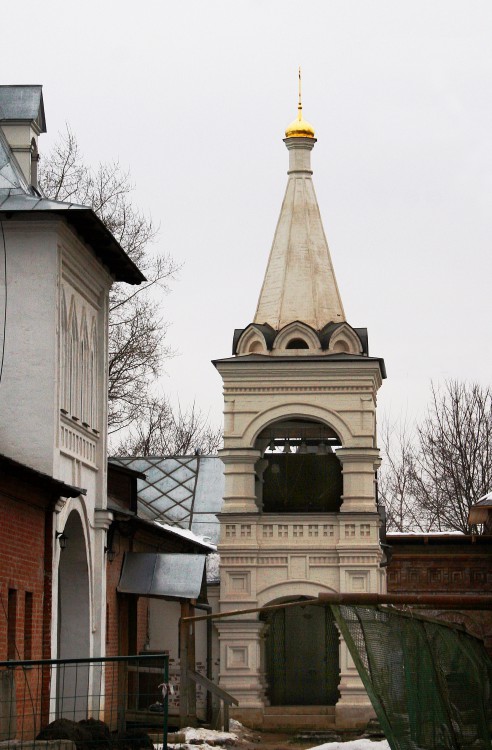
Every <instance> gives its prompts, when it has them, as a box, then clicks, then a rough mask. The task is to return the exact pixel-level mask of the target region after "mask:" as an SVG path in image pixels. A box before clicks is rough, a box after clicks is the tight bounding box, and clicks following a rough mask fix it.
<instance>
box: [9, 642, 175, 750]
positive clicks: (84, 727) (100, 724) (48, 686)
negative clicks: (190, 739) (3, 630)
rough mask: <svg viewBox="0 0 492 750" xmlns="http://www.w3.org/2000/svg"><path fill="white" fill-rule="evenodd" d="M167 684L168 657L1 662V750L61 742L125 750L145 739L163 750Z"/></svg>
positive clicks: (84, 748)
mask: <svg viewBox="0 0 492 750" xmlns="http://www.w3.org/2000/svg"><path fill="white" fill-rule="evenodd" d="M168 681H169V657H168V655H167V654H150V655H138V656H117V657H105V658H93V659H50V660H38V661H1V662H0V742H2V746H3V748H7V749H8V748H9V747H10V746H12V748H14V747H15V745H16V744H18V742H19V741H21V742H22V741H32V740H34V739H66V740H72V741H74V742H75V744H76V746H77V750H91V748H94V749H96V748H97V750H113V748H119V749H120V750H132V748H134V747H141V746H143V745H142V736H143V735H146V734H147V733H151V734H152V740H153V741H154V742H158V743H162V745H163V748H164V750H165V748H167V726H168ZM143 741H144V743H145V737H143ZM149 743H150V741H149ZM149 746H150V744H149Z"/></svg>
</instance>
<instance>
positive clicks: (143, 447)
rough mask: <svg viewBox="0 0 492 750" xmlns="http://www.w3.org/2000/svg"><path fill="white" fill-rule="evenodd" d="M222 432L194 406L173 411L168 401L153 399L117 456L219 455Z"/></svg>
mask: <svg viewBox="0 0 492 750" xmlns="http://www.w3.org/2000/svg"><path fill="white" fill-rule="evenodd" d="M221 442H222V431H221V430H220V429H219V428H215V427H212V426H211V425H210V423H209V421H208V418H207V417H206V416H205V415H203V414H202V413H201V412H200V411H199V409H197V407H196V406H195V404H193V405H192V406H191V407H190V408H189V409H188V410H186V411H183V410H182V409H181V406H180V405H178V407H177V409H173V407H172V406H171V404H170V403H169V401H168V400H167V399H166V398H153V399H151V400H150V401H149V402H148V403H147V404H146V405H145V407H144V408H143V410H142V413H141V415H140V419H139V420H138V422H136V423H135V424H134V425H133V427H132V428H131V430H130V432H129V435H128V436H127V437H126V438H125V439H123V440H122V441H121V442H120V444H119V445H118V447H117V448H116V455H118V456H171V455H174V456H175V455H181V456H183V455H190V454H195V453H200V454H208V455H210V454H213V453H217V450H218V448H219V447H220V445H221Z"/></svg>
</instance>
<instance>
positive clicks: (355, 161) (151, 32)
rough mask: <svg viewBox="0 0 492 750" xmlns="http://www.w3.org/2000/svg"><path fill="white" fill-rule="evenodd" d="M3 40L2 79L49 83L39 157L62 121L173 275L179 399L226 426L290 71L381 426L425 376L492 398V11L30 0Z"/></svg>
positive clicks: (267, 216) (412, 401) (414, 0)
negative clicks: (312, 142)
mask: <svg viewBox="0 0 492 750" xmlns="http://www.w3.org/2000/svg"><path fill="white" fill-rule="evenodd" d="M4 20H5V19H4ZM7 31H9V33H5V32H4V34H3V35H2V49H1V53H0V54H1V59H2V65H1V68H0V69H1V71H2V81H1V82H2V83H41V84H43V86H44V100H45V109H46V117H47V123H48V134H47V135H45V136H43V138H42V140H41V141H40V152H41V154H43V152H44V153H46V152H48V151H49V149H50V146H51V145H52V143H53V142H54V141H55V140H56V138H57V135H58V133H59V132H60V131H61V130H63V128H64V124H65V122H68V123H69V124H70V126H71V128H72V129H73V131H74V132H75V133H76V135H77V138H78V141H79V145H80V147H81V149H82V151H83V152H84V154H85V156H86V158H87V160H88V161H89V162H93V163H94V164H97V162H98V161H105V160H112V159H119V160H120V162H121V164H122V165H123V166H125V167H128V168H129V170H130V171H131V174H132V178H133V181H134V182H135V184H136V192H135V200H136V202H137V204H138V206H139V207H140V208H141V209H143V210H144V211H146V212H148V213H149V214H151V215H152V217H153V219H154V221H155V222H156V223H158V224H159V225H160V228H161V229H160V234H159V238H158V242H157V243H156V246H155V247H156V250H162V251H168V252H170V253H171V254H172V255H173V256H174V258H175V259H176V260H177V261H178V262H180V263H183V268H182V271H181V272H180V275H179V280H177V281H176V282H175V283H174V285H173V289H172V293H171V294H170V295H169V296H167V297H166V298H165V299H164V300H163V305H162V309H163V316H164V317H165V318H166V320H168V321H169V322H170V329H169V333H168V342H169V344H170V345H171V346H173V347H174V348H175V349H177V350H178V351H179V352H180V355H179V356H177V357H176V358H175V359H174V360H173V361H171V362H168V363H167V364H166V367H165V369H166V373H167V375H166V376H165V377H164V378H163V380H162V388H163V389H165V390H166V392H168V393H169V394H170V395H171V396H172V398H173V399H177V398H179V399H180V400H181V403H182V404H183V405H186V404H188V403H189V402H190V401H192V400H193V399H196V402H197V404H198V405H200V407H201V408H202V409H203V410H204V411H206V412H210V415H211V417H212V419H213V420H215V421H219V420H220V419H221V410H222V394H221V381H220V377H219V376H218V373H217V372H216V371H215V369H214V367H213V366H212V365H211V364H210V360H211V359H214V358H220V357H224V356H228V355H229V354H230V348H231V342H232V334H233V329H234V328H236V327H237V328H239V327H244V326H246V325H247V324H248V323H250V322H251V321H252V319H253V315H254V312H255V307H256V302H257V298H258V293H259V290H260V287H261V282H262V278H263V273H264V270H265V267H266V262H267V258H268V253H269V250H270V245H271V242H272V239H273V234H274V230H275V225H276V221H277V218H278V213H279V211H280V206H281V202H282V198H283V192H284V189H285V184H286V179H287V176H286V170H287V151H286V149H285V146H284V144H283V142H282V138H283V137H284V135H283V134H284V130H285V127H286V125H287V124H288V123H289V122H290V121H291V120H292V119H294V117H295V115H296V93H297V92H296V89H297V66H298V65H299V64H301V65H302V68H303V99H304V115H305V117H306V119H307V120H309V121H310V122H311V123H312V124H313V125H314V127H315V130H316V136H317V138H318V143H317V144H316V146H315V149H314V153H313V159H312V161H313V167H314V182H315V188H316V192H317V195H318V201H319V205H320V209H321V215H322V217H323V221H324V226H325V232H326V235H327V238H328V243H329V246H330V250H331V254H332V258H333V263H334V266H335V271H336V275H337V279H338V284H339V287H340V291H341V295H342V299H343V303H344V307H345V311H346V314H347V318H348V321H349V323H351V324H352V325H353V326H367V328H368V329H369V345H370V353H371V354H372V355H375V356H382V357H384V358H385V360H386V366H387V370H388V380H386V381H385V383H384V384H383V387H382V389H381V391H380V399H379V405H380V411H382V412H383V413H388V412H391V414H392V415H393V417H397V416H399V414H400V413H407V414H408V417H409V418H410V419H412V418H413V416H414V415H419V414H421V413H422V411H423V409H424V406H425V403H426V401H427V397H428V389H429V383H430V380H431V379H433V380H434V381H436V382H439V381H442V380H444V379H446V378H455V377H456V378H461V379H466V380H478V381H480V382H482V383H489V382H490V374H491V365H492V356H491V341H492V291H491V290H492V253H491V238H492V232H491V230H492V221H491V216H492V211H491V207H492V148H491V138H492V4H491V3H490V1H489V0H483V1H477V0H462V1H461V2H453V1H452V0H443V1H442V2H440V1H437V0H408V1H407V0H405V1H404V0H387V1H383V0H359V1H357V0H337V1H333V0H318V1H317V0H310V1H309V2H307V1H306V2H302V0H295V1H294V2H292V1H291V0H283V1H282V2H277V1H276V0H247V2H246V1H240V0H221V1H219V0H208V1H207V2H204V0H194V1H193V2H186V0H181V2H168V1H166V0H160V1H159V2H149V1H148V0H143V1H142V2H140V3H135V2H126V1H125V0H119V2H118V3H117V2H109V1H108V0H99V2H92V1H87V0H86V1H85V2H84V3H71V2H67V1H66V0H64V1H63V2H55V1H53V0H45V2H44V3H42V4H40V3H38V2H36V3H34V2H30V1H28V2H27V3H26V2H24V3H22V4H21V5H20V6H19V7H16V9H15V13H13V14H11V20H10V28H9V29H7Z"/></svg>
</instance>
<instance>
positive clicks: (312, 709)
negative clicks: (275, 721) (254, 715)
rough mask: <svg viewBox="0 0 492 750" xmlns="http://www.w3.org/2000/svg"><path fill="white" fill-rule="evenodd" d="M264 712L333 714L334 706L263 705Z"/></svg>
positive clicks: (301, 714) (299, 714)
mask: <svg viewBox="0 0 492 750" xmlns="http://www.w3.org/2000/svg"><path fill="white" fill-rule="evenodd" d="M264 712H265V714H268V715H270V716H273V715H278V714H281V715H282V716H288V715H291V716H305V715H313V714H314V715H321V714H323V715H326V716H335V706H265V709H264Z"/></svg>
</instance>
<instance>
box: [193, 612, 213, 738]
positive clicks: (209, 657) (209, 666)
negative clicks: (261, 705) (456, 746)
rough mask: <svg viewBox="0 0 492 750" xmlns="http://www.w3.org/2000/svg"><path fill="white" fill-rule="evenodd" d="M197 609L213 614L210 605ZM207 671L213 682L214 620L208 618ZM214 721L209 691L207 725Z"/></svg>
mask: <svg viewBox="0 0 492 750" xmlns="http://www.w3.org/2000/svg"><path fill="white" fill-rule="evenodd" d="M195 609H202V610H204V611H205V612H207V613H208V614H209V615H210V614H212V607H211V606H210V604H205V603H199V602H197V603H196V604H195ZM206 670H207V677H208V679H209V680H212V620H211V619H210V617H208V618H207V659H206ZM211 721H212V695H211V693H209V692H208V690H207V723H210V722H211Z"/></svg>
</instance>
